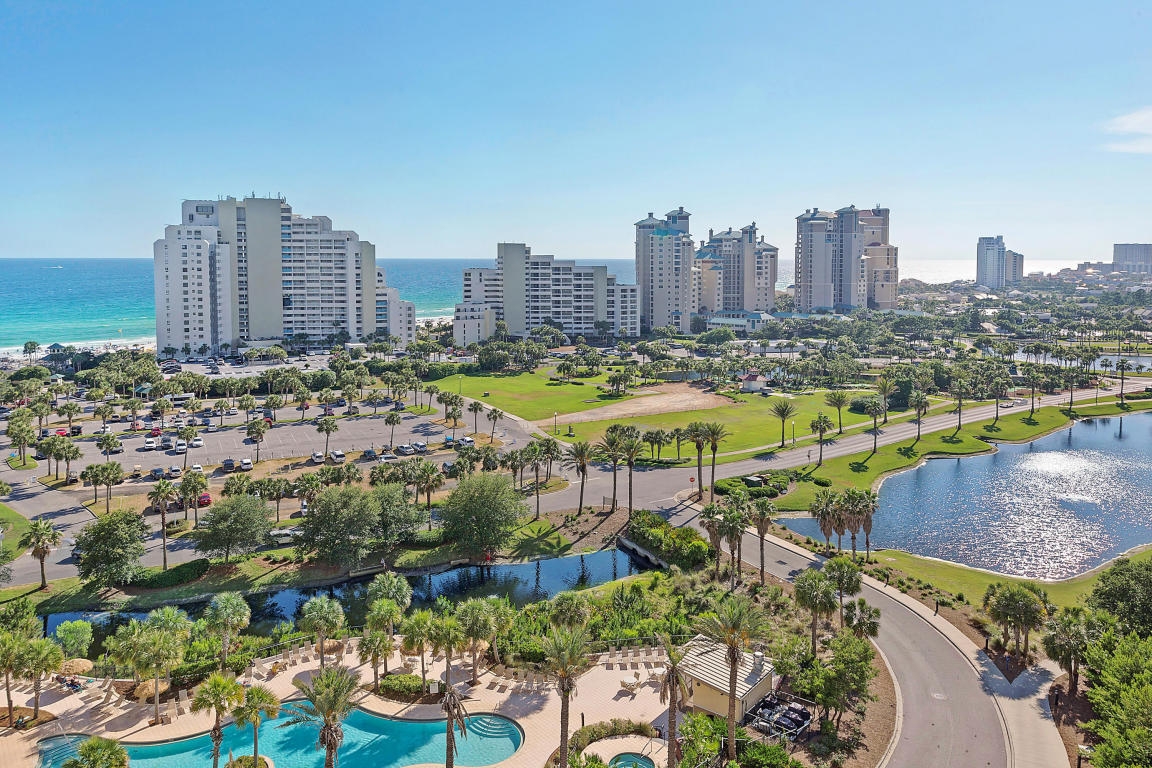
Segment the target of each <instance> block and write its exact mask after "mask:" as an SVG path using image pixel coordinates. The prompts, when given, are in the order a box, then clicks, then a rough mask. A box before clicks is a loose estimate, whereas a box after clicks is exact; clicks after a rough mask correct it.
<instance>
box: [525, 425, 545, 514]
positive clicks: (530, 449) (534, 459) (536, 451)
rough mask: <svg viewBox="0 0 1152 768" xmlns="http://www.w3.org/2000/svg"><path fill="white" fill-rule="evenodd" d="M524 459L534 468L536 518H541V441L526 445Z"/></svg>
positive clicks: (542, 456)
mask: <svg viewBox="0 0 1152 768" xmlns="http://www.w3.org/2000/svg"><path fill="white" fill-rule="evenodd" d="M524 460H525V462H526V463H527V465H528V466H529V467H531V468H532V473H533V475H534V476H535V477H534V478H533V482H532V490H533V492H534V493H535V494H536V517H535V518H534V519H535V520H539V519H540V469H541V468H542V467H543V466H544V461H545V459H544V449H543V447H542V446H541V444H540V441H538V440H533V441H532V442H530V443H528V445H526V446H525V447H524Z"/></svg>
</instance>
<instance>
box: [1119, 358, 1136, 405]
mask: <svg viewBox="0 0 1152 768" xmlns="http://www.w3.org/2000/svg"><path fill="white" fill-rule="evenodd" d="M1130 370H1132V361H1131V360H1129V359H1128V358H1126V357H1122V358H1120V359H1119V360H1117V361H1116V373H1118V374H1120V404H1121V405H1123V404H1124V376H1125V374H1127V373H1128V371H1130Z"/></svg>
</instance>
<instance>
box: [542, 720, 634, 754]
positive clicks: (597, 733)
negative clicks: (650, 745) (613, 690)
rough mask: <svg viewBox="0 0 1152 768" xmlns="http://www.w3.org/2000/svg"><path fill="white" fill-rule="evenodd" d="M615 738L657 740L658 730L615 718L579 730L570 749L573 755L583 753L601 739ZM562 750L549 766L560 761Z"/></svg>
mask: <svg viewBox="0 0 1152 768" xmlns="http://www.w3.org/2000/svg"><path fill="white" fill-rule="evenodd" d="M613 736H645V737H647V738H649V739H653V738H656V729H655V728H654V727H653V726H652V724H651V723H643V722H638V721H636V720H626V719H624V718H622V717H615V718H613V719H611V720H604V721H601V722H599V723H592V724H591V725H586V726H584V727H583V728H578V729H577V730H576V732H575V733H573V734H572V738H570V739H569V740H568V749H569V751H570V752H571V753H572V754H578V753H580V752H583V751H584V750H585V748H587V746H588V745H589V744H591V743H592V742H594V741H600V739H608V738H611V737H613ZM559 751H560V750H556V752H553V753H552V756H551V757H550V758H549V759H548V765H550V766H555V765H556V764H557V762H558V760H559V755H558V754H557V753H558V752H559Z"/></svg>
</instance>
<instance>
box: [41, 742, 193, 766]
mask: <svg viewBox="0 0 1152 768" xmlns="http://www.w3.org/2000/svg"><path fill="white" fill-rule="evenodd" d="M76 751H77V753H78V754H77V755H76V757H70V758H68V759H67V760H65V761H64V764H63V766H61V768H128V750H126V749H124V747H122V746H120V742H118V741H116V740H115V739H105V738H103V737H100V736H92V737H90V738H88V739H85V740H84V741H83V742H81V744H80V746H79V747H77V748H76ZM213 768H215V766H213Z"/></svg>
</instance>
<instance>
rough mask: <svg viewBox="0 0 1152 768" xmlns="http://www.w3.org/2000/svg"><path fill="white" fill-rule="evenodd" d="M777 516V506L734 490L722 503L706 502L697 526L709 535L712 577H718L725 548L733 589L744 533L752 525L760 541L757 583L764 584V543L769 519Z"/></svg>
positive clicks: (735, 582)
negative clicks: (713, 553) (713, 561)
mask: <svg viewBox="0 0 1152 768" xmlns="http://www.w3.org/2000/svg"><path fill="white" fill-rule="evenodd" d="M775 514H776V505H775V504H773V503H772V501H771V500H770V499H764V498H760V499H755V500H753V499H751V498H749V496H748V494H747V493H746V492H745V491H744V490H743V489H740V488H735V489H733V490H731V491H729V493H728V494H727V495H726V496H725V497H724V499H723V501H722V503H719V504H717V503H715V502H712V503H709V504H707V505H705V506H704V508H703V509H702V510H700V518H699V519H700V527H701V528H703V529H704V532H705V533H706V534H707V535H708V539H709V541H710V542H711V544H712V548H713V549H714V550H716V571H715V574H714V576H715V578H717V579H719V578H720V560H721V555H722V554H723V552H724V550H723V545H724V544H727V545H728V556H729V562H728V567H729V570H730V572H731V578H732V588H733V589H735V587H736V584H737V582H738V581H740V568H739V566H738V563H740V562H741V554H742V551H743V542H744V532H745V531H746V530H747V529H748V526H749V525H752V526H755V528H756V535H757V538H758V539H759V541H760V584H761V586H763V585H764V584H765V583H766V582H765V569H764V540H765V539H766V538H767V536H768V531H769V530H770V529H771V527H772V517H773V516H774V515H775Z"/></svg>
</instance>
